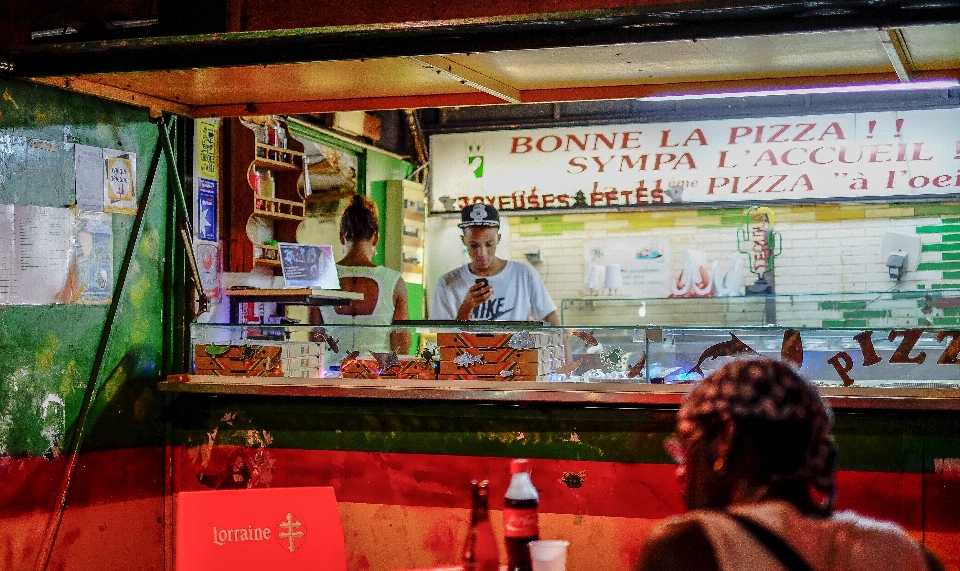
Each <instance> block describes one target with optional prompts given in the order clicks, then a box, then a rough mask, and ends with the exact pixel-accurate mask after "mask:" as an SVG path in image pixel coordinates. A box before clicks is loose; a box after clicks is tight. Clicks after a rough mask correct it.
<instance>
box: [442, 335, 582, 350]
mask: <svg viewBox="0 0 960 571" xmlns="http://www.w3.org/2000/svg"><path fill="white" fill-rule="evenodd" d="M528 334H529V335H530V339H531V341H532V342H533V348H534V349H538V348H540V347H548V346H551V345H563V336H562V334H561V333H560V332H559V331H529V332H528ZM514 335H515V333H437V346H438V347H472V348H477V349H495V348H506V349H510V348H511V347H510V339H511V338H512V337H513V336H514Z"/></svg>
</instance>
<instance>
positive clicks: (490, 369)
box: [440, 361, 540, 380]
mask: <svg viewBox="0 0 960 571" xmlns="http://www.w3.org/2000/svg"><path fill="white" fill-rule="evenodd" d="M503 371H511V372H512V373H513V375H514V376H531V375H532V376H537V375H538V374H540V363H537V362H533V363H531V362H520V361H514V362H511V363H473V364H470V365H458V364H456V363H454V362H453V361H441V362H440V374H441V375H491V376H497V377H500V378H501V380H503V379H509V376H502V375H501V374H500V373H501V372H503Z"/></svg>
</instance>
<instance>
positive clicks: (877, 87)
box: [641, 79, 960, 101]
mask: <svg viewBox="0 0 960 571" xmlns="http://www.w3.org/2000/svg"><path fill="white" fill-rule="evenodd" d="M956 88H960V82H958V81H957V80H955V79H937V80H931V81H914V82H911V83H875V84H868V85H837V86H823V87H800V88H796V89H770V90H762V91H730V92H725V93H683V94H675V95H650V96H648V97H643V98H642V99H641V101H684V100H692V99H734V98H738V97H768V96H771V95H822V94H831V93H879V92H897V91H933V90H943V89H956Z"/></svg>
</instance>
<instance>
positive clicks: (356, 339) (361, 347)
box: [310, 194, 410, 354]
mask: <svg viewBox="0 0 960 571" xmlns="http://www.w3.org/2000/svg"><path fill="white" fill-rule="evenodd" d="M379 241H380V226H379V223H378V222H377V207H376V205H375V204H374V203H373V201H371V200H370V199H368V198H365V197H363V196H360V195H359V194H358V195H356V196H354V197H353V200H352V201H351V202H350V205H349V206H347V208H346V210H345V211H344V213H343V218H341V219H340V243H342V244H343V245H344V247H345V248H346V254H345V255H344V256H343V259H341V260H340V261H339V262H337V273H338V275H339V276H340V288H341V289H343V290H345V291H352V292H359V293H362V294H363V296H364V297H363V300H358V301H354V302H353V303H352V304H350V305H344V306H320V307H318V308H311V312H310V321H311V323H323V324H327V325H352V326H354V327H351V332H352V335H351V338H350V339H343V338H341V339H340V341H341V342H346V341H351V343H349V346H345V349H346V350H348V351H349V350H356V351H360V352H361V353H363V352H365V351H372V352H380V353H386V352H390V351H396V352H397V353H400V354H405V353H407V352H408V351H409V350H410V333H409V332H408V331H406V330H404V329H391V328H389V327H385V326H388V325H390V324H391V323H393V322H394V321H398V320H406V319H409V318H410V314H409V310H408V307H407V285H406V283H404V281H403V278H401V277H400V272H398V271H396V270H393V269H390V268H387V267H383V266H377V265H376V264H374V263H373V256H374V254H375V253H376V246H377V243H378V242H379ZM377 326H379V327H377Z"/></svg>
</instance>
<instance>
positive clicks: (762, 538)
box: [727, 512, 813, 571]
mask: <svg viewBox="0 0 960 571" xmlns="http://www.w3.org/2000/svg"><path fill="white" fill-rule="evenodd" d="M727 515H728V516H730V517H731V518H733V519H734V520H735V521H736V522H737V523H739V524H740V525H741V526H742V527H743V528H744V529H746V530H747V531H748V532H750V534H751V535H753V537H754V539H756V540H757V541H758V542H760V544H761V545H763V546H764V547H766V548H767V550H768V551H769V552H770V553H771V554H773V556H774V557H776V558H777V559H778V560H779V561H780V563H781V564H783V566H784V568H786V569H787V571H813V568H812V567H810V565H809V564H808V563H807V562H806V561H804V560H803V557H800V554H799V553H797V552H796V551H795V550H794V549H793V548H792V547H790V545H789V544H787V542H786V541H784V540H783V539H781V538H780V536H778V535H777V534H775V533H773V532H772V531H770V530H769V529H767V528H765V527H763V526H762V525H760V524H759V523H757V522H755V521H753V520H752V519H750V518H747V517H743V516H742V515H737V514H733V513H729V512H727Z"/></svg>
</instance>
